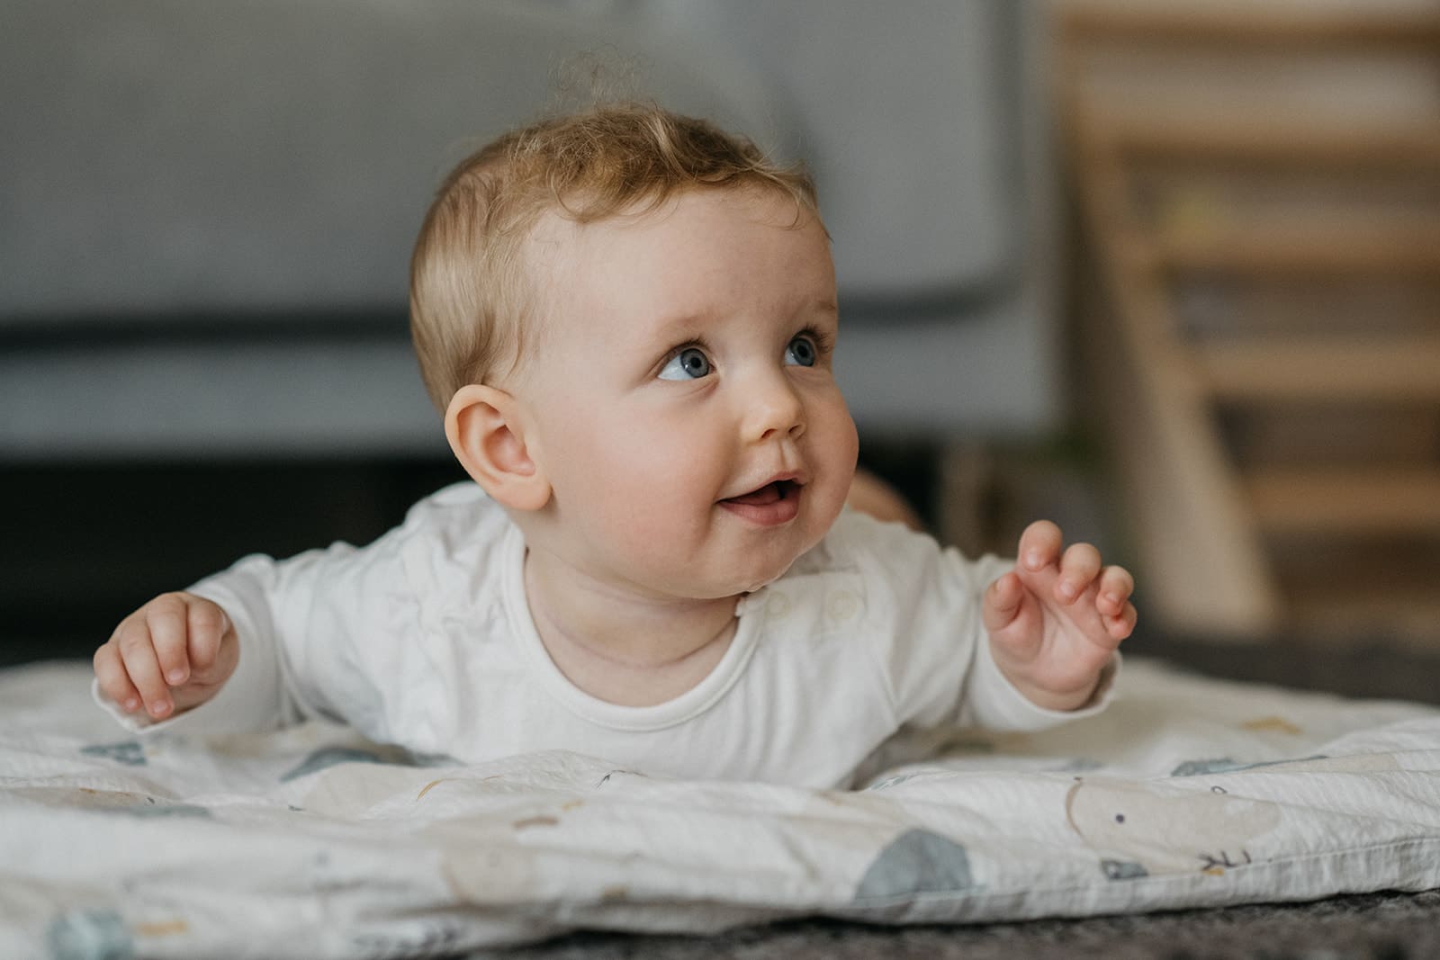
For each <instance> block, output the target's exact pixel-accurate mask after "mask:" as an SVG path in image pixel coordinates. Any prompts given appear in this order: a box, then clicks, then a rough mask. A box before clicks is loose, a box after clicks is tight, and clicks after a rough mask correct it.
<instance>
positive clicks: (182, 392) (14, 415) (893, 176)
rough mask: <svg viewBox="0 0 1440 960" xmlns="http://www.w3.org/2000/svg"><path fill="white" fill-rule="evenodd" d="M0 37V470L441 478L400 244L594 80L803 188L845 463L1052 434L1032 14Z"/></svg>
mask: <svg viewBox="0 0 1440 960" xmlns="http://www.w3.org/2000/svg"><path fill="white" fill-rule="evenodd" d="M4 19H5V29H4V30H0V124H3V129H4V130H5V131H6V147H5V149H4V150H3V151H0V264H3V269H0V460H3V461H8V462H70V461H77V460H80V461H94V460H97V459H98V460H104V459H106V458H114V457H119V458H126V459H135V458H145V457H171V458H173V457H177V456H178V457H202V458H203V457H206V456H225V457H247V456H258V457H275V456H282V457H283V456H287V455H292V454H294V455H300V454H304V455H307V456H316V455H318V456H331V455H333V456H339V457H344V456H352V455H364V456H370V457H374V456H390V455H402V456H415V455H429V454H432V453H433V454H435V455H437V456H440V455H443V454H444V444H443V438H442V437H441V435H440V431H439V424H438V420H437V418H436V416H435V414H434V412H433V411H432V410H431V409H430V407H429V405H428V403H427V401H426V399H425V397H424V393H423V390H422V389H421V386H420V382H419V377H418V373H417V371H416V368H415V364H414V361H413V359H412V357H411V354H410V349H409V342H408V335H407V330H406V318H405V308H406V268H407V262H408V256H409V248H410V244H411V242H412V240H413V237H414V234H415V231H416V229H417V228H418V225H419V222H420V218H421V216H422V214H423V212H424V209H425V207H426V204H427V202H428V199H429V197H430V195H431V193H432V191H433V190H434V188H435V186H436V185H437V184H438V183H439V181H440V179H441V177H442V176H443V175H444V173H445V171H446V170H447V169H448V167H449V166H450V165H451V164H453V163H454V162H455V161H457V160H458V159H459V158H460V157H461V156H463V155H464V154H465V153H467V152H468V151H469V150H470V149H473V148H474V147H475V146H476V145H478V144H479V143H480V142H482V141H483V140H485V139H487V138H489V137H490V136H492V135H494V134H496V133H498V132H499V131H501V130H503V129H505V128H507V127H509V126H512V125H514V124H516V123H518V122H522V121H524V120H527V119H529V118H531V117H533V116H535V115H536V114H537V112H538V111H539V110H541V109H544V108H545V107H546V106H547V105H553V104H556V103H563V102H564V101H565V100H566V99H567V98H570V99H583V97H584V95H585V93H586V92H587V89H588V87H589V85H590V83H591V80H590V78H591V75H592V73H593V71H592V68H593V67H594V66H595V65H596V64H600V65H601V67H602V69H601V71H600V73H601V75H602V76H603V77H604V78H606V82H609V83H612V84H614V85H616V86H618V87H619V88H621V89H622V90H634V91H638V92H639V93H642V94H644V95H647V96H652V97H654V98H655V99H658V100H660V101H661V102H663V103H665V104H667V105H669V106H672V107H674V108H676V109H680V110H683V111H686V112H692V113H699V114H704V115H707V116H711V117H713V118H715V119H717V120H718V121H719V122H721V123H722V124H725V125H727V126H730V127H733V128H736V129H740V130H743V131H745V132H747V133H749V134H750V135H752V136H753V137H754V138H755V139H757V140H759V141H760V142H761V143H762V144H764V145H766V146H767V147H769V148H770V149H772V150H773V151H775V152H776V153H778V154H781V155H783V156H786V157H802V158H804V159H805V160H806V161H807V162H808V163H809V164H810V165H811V167H812V169H813V171H814V173H815V175H816V177H817V179H818V181H819V185H820V189H821V196H822V205H823V208H824V211H825V213H826V217H827V221H828V224H829V227H830V230H831V233H832V235H833V237H834V251H835V257H836V262H837V267H838V270H839V276H840V284H841V306H842V316H843V318H844V320H843V322H844V325H843V328H842V329H843V334H842V339H841V345H840V358H839V364H840V377H841V380H842V384H843V385H844V386H845V388H846V391H847V395H848V397H849V399H850V402H851V405H852V408H853V411H854V413H855V415H856V418H857V420H858V421H859V422H860V424H861V430H862V437H865V436H876V435H881V434H892V435H907V436H909V435H919V436H923V437H926V438H935V439H940V440H943V439H946V438H950V437H957V436H964V437H974V436H987V435H994V434H1016V433H1033V432H1036V431H1041V430H1045V429H1047V428H1048V427H1049V426H1050V425H1051V424H1052V423H1053V422H1054V421H1055V419H1056V417H1057V387H1056V383H1055V375H1054V367H1055V345H1054V340H1055V326H1056V325H1055V304H1054V287H1055V279H1056V278H1055V264H1056V258H1055V256H1054V255H1053V249H1052V246H1053V238H1054V229H1053V222H1052V217H1051V214H1050V209H1051V206H1052V204H1051V200H1052V197H1051V193H1050V191H1051V187H1050V170H1049V151H1048V135H1047V129H1046V118H1045V109H1044V96H1043V94H1044V78H1043V76H1042V73H1043V70H1042V69H1041V67H1042V64H1041V59H1040V57H1039V56H1038V55H1037V54H1038V52H1039V51H1040V50H1041V48H1042V45H1043V33H1044V20H1043V9H1042V5H1041V4H1040V3H1038V2H1032V0H1025V2H1009V0H960V2H956V0H911V2H907V3H906V4H905V5H903V6H895V5H879V4H870V3H866V2H863V0H798V2H789V3H784V4H773V3H768V2H761V0H738V2H733V3H726V4H713V3H702V2H699V0H632V2H608V3H607V2H578V0H576V2H565V0H549V2H538V0H537V2H531V3H519V2H514V3H506V2H496V0H490V2H477V0H404V2H402V0H249V2H246V3H233V2H231V3H222V2H218V0H9V2H8V3H7V4H6V12H5V17H4ZM632 73H633V77H630V76H628V75H629V74H632ZM567 84H568V88H567Z"/></svg>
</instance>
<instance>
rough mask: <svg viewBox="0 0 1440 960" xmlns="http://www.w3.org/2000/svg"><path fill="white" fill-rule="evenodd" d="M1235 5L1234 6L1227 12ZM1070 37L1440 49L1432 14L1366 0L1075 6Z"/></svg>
mask: <svg viewBox="0 0 1440 960" xmlns="http://www.w3.org/2000/svg"><path fill="white" fill-rule="evenodd" d="M1227 7H1228V9H1227ZM1061 27H1062V30H1063V31H1064V33H1065V35H1066V37H1067V39H1068V40H1070V41H1072V42H1077V41H1078V42H1080V43H1094V42H1108V43H1126V44H1130V45H1135V44H1147V45H1161V44H1163V45H1170V46H1175V45H1179V46H1187V47H1210V48H1218V49H1222V50H1234V49H1236V48H1260V49H1278V50H1282V51H1284V52H1286V53H1303V52H1326V51H1340V52H1367V51H1372V50H1391V51H1393V50H1402V51H1412V52H1416V53H1423V52H1433V51H1434V50H1435V49H1436V48H1437V46H1440V16H1436V14H1435V13H1434V12H1432V11H1428V10H1417V11H1414V12H1413V13H1412V12H1405V11H1377V10H1374V9H1366V5H1365V4H1364V3H1359V4H1355V5H1353V6H1352V7H1348V8H1343V9H1329V10H1309V9H1305V8H1304V7H1303V6H1301V5H1298V4H1296V5H1292V6H1290V8H1289V9H1284V8H1280V7H1278V6H1274V5H1271V6H1267V5H1264V4H1255V3H1251V4H1246V5H1243V6H1242V5H1239V4H1234V3H1231V4H1224V3H1215V2H1208V3H1194V4H1184V5H1181V4H1148V5H1146V4H1142V3H1136V2H1131V3H1126V4H1116V3H1093V2H1090V3H1072V4H1071V5H1070V6H1069V8H1068V9H1066V10H1065V11H1064V13H1063V15H1062V19H1061Z"/></svg>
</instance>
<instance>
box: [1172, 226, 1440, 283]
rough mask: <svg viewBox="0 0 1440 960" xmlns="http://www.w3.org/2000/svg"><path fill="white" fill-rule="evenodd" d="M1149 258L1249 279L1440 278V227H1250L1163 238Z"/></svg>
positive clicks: (1181, 268) (1186, 267)
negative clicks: (1337, 276) (1294, 276)
mask: <svg viewBox="0 0 1440 960" xmlns="http://www.w3.org/2000/svg"><path fill="white" fill-rule="evenodd" d="M1150 255H1151V256H1153V257H1154V258H1155V261H1156V265H1157V266H1161V267H1169V268H1172V269H1176V270H1181V271H1213V272H1222V273H1239V274H1249V275H1262V276H1263V275H1273V274H1281V275H1284V274H1321V275H1325V274H1336V273H1339V274H1375V275H1387V276H1388V275H1402V276H1419V277H1421V278H1433V277H1435V276H1440V228H1437V227H1434V226H1430V225H1428V224H1426V225H1401V224H1393V225H1382V224H1374V223H1363V224H1362V223H1357V224H1345V223H1332V222H1321V223H1315V224H1309V225H1307V224H1303V223H1297V222H1295V221H1294V220H1289V221H1286V222H1285V223H1282V224H1274V225H1260V224H1255V225H1248V226H1246V227H1244V228H1236V229H1227V230H1210V231H1205V232H1203V233H1201V232H1198V231H1197V232H1195V233H1191V234H1186V235H1174V234H1172V235H1161V236H1159V237H1157V238H1156V240H1155V243H1154V245H1153V247H1152V248H1151V251H1150Z"/></svg>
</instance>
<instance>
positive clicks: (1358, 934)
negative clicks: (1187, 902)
mask: <svg viewBox="0 0 1440 960" xmlns="http://www.w3.org/2000/svg"><path fill="white" fill-rule="evenodd" d="M472 957H473V958H475V960H479V958H486V960H489V958H495V960H501V958H504V960H623V958H631V957H640V958H653V960H701V958H712V957H735V958H741V960H912V958H913V960H922V958H924V960H1091V958H1095V960H1231V958H1254V960H1436V958H1440V890H1431V891H1428V892H1425V893H1419V894H1400V893H1378V894H1364V895H1354V896H1344V897H1333V898H1331V899H1328V900H1321V901H1318V902H1315V903H1303V904H1275V905H1271V904H1258V905H1251V906H1241V907H1229V908H1226V909H1223V910H1187V911H1181V912H1176V913H1158V914H1140V915H1136V914H1131V915H1126V916H1117V917H1091V918H1088V919H1084V920H1040V921H1031V922H1029V923H1000V924H988V925H983V926H969V927H963V926H962V927H910V928H901V929H891V928H887V927H867V926H861V925H858V924H849V923H833V922H829V921H823V920H811V921H804V922H798V923H788V924H781V925H777V926H773V927H758V928H748V929H744V930H736V931H732V932H730V933H726V934H721V935H719V936H714V937H704V938H699V937H636V936H621V935H614V934H589V933H582V934H574V935H572V936H568V937H564V938H562V939H559V940H554V941H550V942H548V943H544V944H537V945H534V946H529V947H524V948H519V949H515V950H506V951H486V952H484V953H480V954H474V955H472Z"/></svg>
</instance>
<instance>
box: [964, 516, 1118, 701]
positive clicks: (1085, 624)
mask: <svg viewBox="0 0 1440 960" xmlns="http://www.w3.org/2000/svg"><path fill="white" fill-rule="evenodd" d="M1061 543H1062V541H1061V535H1060V528H1059V527H1057V526H1055V524H1053V523H1051V522H1050V521H1048V520H1039V521H1036V522H1035V523H1032V524H1030V526H1028V527H1026V528H1025V532H1024V533H1023V534H1021V536H1020V553H1019V556H1018V558H1017V559H1016V563H1015V569H1014V570H1013V571H1012V572H1010V573H1007V574H1005V575H1004V576H1003V577H1000V578H999V579H997V580H996V581H995V582H994V583H993V584H991V585H990V588H989V589H988V590H986V591H985V598H984V601H983V603H982V604H981V616H982V618H983V619H984V622H985V628H986V629H987V630H988V631H989V632H990V649H991V651H992V652H993V654H994V657H995V663H996V665H997V666H999V667H1000V670H1001V672H1002V673H1004V674H1005V676H1006V677H1008V678H1009V680H1010V682H1011V683H1013V684H1015V686H1016V687H1017V688H1018V689H1019V690H1020V691H1021V692H1022V693H1024V694H1025V695H1026V696H1027V697H1029V698H1030V700H1031V701H1032V702H1034V703H1035V704H1037V705H1038V706H1041V707H1047V708H1049V709H1052V710H1074V709H1076V708H1077V707H1081V706H1083V705H1084V704H1085V702H1086V701H1087V700H1089V699H1090V697H1091V695H1092V694H1093V693H1094V692H1095V685H1096V683H1097V682H1099V679H1100V671H1101V670H1102V669H1104V667H1105V664H1106V663H1108V662H1109V660H1110V655H1111V653H1113V652H1114V650H1115V648H1116V647H1118V646H1119V645H1120V641H1122V640H1124V639H1125V638H1126V637H1128V636H1130V632H1131V631H1132V630H1134V629H1135V617H1136V614H1135V606H1134V605H1133V604H1132V603H1131V602H1130V594H1131V593H1132V592H1134V590H1135V580H1134V578H1133V577H1131V576H1130V574H1129V572H1128V571H1126V570H1125V569H1124V568H1123V567H1103V568H1102V567H1101V564H1100V552H1099V551H1098V550H1096V549H1095V548H1094V547H1092V546H1091V545H1090V544H1088V543H1077V544H1073V545H1072V546H1071V547H1070V548H1069V549H1068V550H1066V551H1065V553H1064V555H1063V556H1062V555H1061V553H1060V547H1061Z"/></svg>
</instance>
